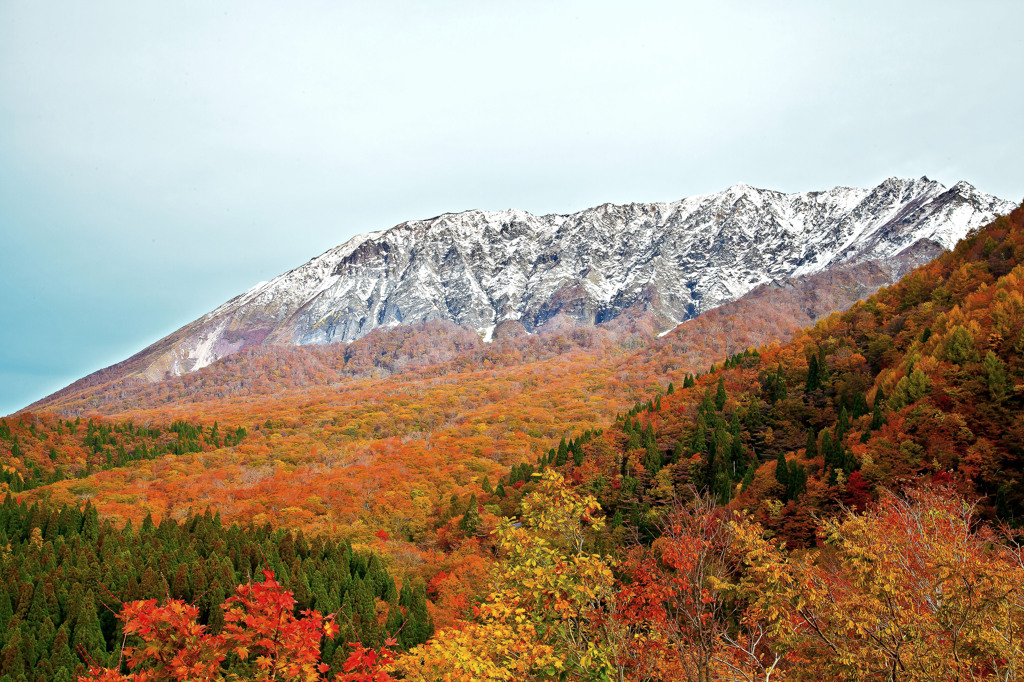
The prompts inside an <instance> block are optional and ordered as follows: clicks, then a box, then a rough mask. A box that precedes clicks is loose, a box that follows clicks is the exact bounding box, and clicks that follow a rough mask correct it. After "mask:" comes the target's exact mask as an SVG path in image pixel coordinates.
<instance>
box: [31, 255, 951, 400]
mask: <svg viewBox="0 0 1024 682" xmlns="http://www.w3.org/2000/svg"><path fill="white" fill-rule="evenodd" d="M942 252H943V249H942V247H941V246H939V245H938V244H937V243H935V242H932V241H930V240H920V241H918V242H917V243H916V244H915V245H914V246H913V247H910V248H908V249H905V250H904V251H902V252H901V253H899V254H897V255H895V256H893V257H891V258H888V259H885V260H870V261H863V262H860V263H847V264H841V265H837V266H834V267H831V268H829V269H827V270H825V271H823V272H820V273H815V274H813V275H804V276H800V277H789V278H783V279H779V280H773V281H772V282H770V283H768V284H762V285H759V286H758V287H757V288H755V289H754V290H752V291H750V292H749V293H747V294H746V295H744V296H743V297H742V298H740V299H739V300H737V301H733V302H730V303H726V304H724V305H722V306H719V307H717V308H715V309H713V310H711V311H708V312H707V313H705V314H703V315H701V316H699V317H697V318H695V319H693V320H689V321H686V322H683V323H681V324H680V325H678V326H677V327H675V328H674V329H672V330H669V331H667V332H664V333H662V334H660V337H661V338H659V339H658V341H657V342H656V343H654V345H653V346H651V347H650V350H649V352H647V355H648V356H649V358H650V359H651V360H652V361H653V360H657V361H658V362H662V363H663V364H664V366H666V367H668V366H671V367H673V368H677V369H679V370H681V371H687V372H694V371H698V370H701V369H704V368H705V367H707V366H709V365H710V364H712V363H713V362H716V361H718V360H720V359H721V358H723V357H725V356H727V355H731V354H733V353H735V352H738V351H742V350H743V349H745V348H749V347H751V346H760V345H763V344H766V343H769V342H771V341H787V340H789V338H790V337H791V336H792V335H793V334H794V333H795V332H797V331H799V330H800V329H802V328H803V327H805V326H807V325H810V324H812V323H814V322H815V321H816V320H817V319H819V318H820V317H822V316H824V315H827V314H829V313H832V312H836V311H842V310H846V308H848V307H849V306H850V305H852V304H853V303H854V302H856V301H857V300H858V299H861V298H864V297H866V296H868V295H870V294H872V293H874V292H875V291H877V290H878V288H879V287H882V286H884V285H887V284H892V283H893V282H894V281H896V279H898V277H899V276H900V275H902V274H903V273H904V272H905V271H907V270H909V269H912V268H913V267H914V266H916V265H919V264H921V263H922V262H927V261H928V260H930V259H931V258H933V257H935V256H937V255H939V254H940V253H942ZM513 327H517V328H518V333H516V331H515V329H512V328H513ZM657 328H658V320H657V318H656V316H655V315H654V314H652V313H651V312H649V311H647V312H643V311H631V312H630V314H627V315H622V316H620V317H618V318H615V319H614V320H610V321H608V322H604V323H601V324H598V325H589V324H586V323H581V322H579V321H576V320H573V319H572V318H570V317H569V316H567V315H564V314H558V315H556V316H555V317H553V318H551V319H550V320H548V321H547V322H546V323H545V325H544V326H543V327H541V328H540V330H539V331H540V333H536V334H532V335H526V334H525V330H524V329H523V327H522V325H521V324H520V323H519V322H517V321H511V320H510V321H506V322H505V323H504V324H503V325H502V326H501V327H499V329H497V330H496V331H495V334H494V337H493V342H492V343H484V342H483V341H482V340H481V339H480V337H479V336H478V335H477V334H476V333H475V332H473V331H472V330H470V329H467V328H465V327H460V326H459V325H456V324H455V323H454V322H451V321H447V320H430V321H426V322H417V323H411V324H406V325H400V326H398V327H392V328H381V329H375V330H374V331H372V332H371V333H369V334H367V335H366V336H364V337H362V338H360V339H357V340H356V341H354V342H352V343H348V344H338V343H334V344H311V345H306V346H292V345H284V344H270V345H261V346H255V347H252V348H247V349H245V350H243V351H240V352H238V353H234V354H232V355H229V356H227V357H225V358H221V359H220V360H217V361H216V362H214V363H212V364H210V365H208V366H206V367H203V368H202V369H199V370H197V371H195V372H190V373H188V374H183V375H181V376H177V377H169V378H167V379H165V380H163V381H157V382H148V381H141V380H139V379H138V378H137V377H132V376H128V377H124V378H115V379H113V380H112V381H94V383H92V384H90V385H84V386H79V387H77V390H68V389H65V390H64V391H62V392H60V393H57V394H54V395H53V396H50V397H49V398H48V399H46V400H45V401H42V402H40V403H37V404H36V405H33V406H32V407H31V409H33V410H47V411H53V412H55V413H57V414H59V415H61V416H64V417H69V416H80V415H84V414H108V415H109V414H120V413H125V412H131V411H137V410H145V409H155V408H161V407H163V406H165V405H176V404H185V403H202V402H206V401H211V400H221V399H231V398H241V397H249V396H259V395H264V396H269V395H279V394H281V393H282V392H284V391H303V390H309V389H312V388H316V387H329V386H333V385H337V384H338V383H339V382H343V381H346V380H350V379H362V378H370V377H376V378H385V377H388V376H392V375H395V374H402V373H407V372H415V373H416V374H417V376H420V377H427V376H443V375H447V374H453V373H458V372H462V371H465V370H466V369H467V368H475V367H490V368H498V367H509V366H514V365H521V364H525V363H527V362H536V361H540V360H544V359H548V358H552V357H555V356H557V355H560V354H563V353H566V352H568V351H569V350H573V349H579V348H583V349H588V350H590V351H591V352H600V353H602V354H603V353H605V352H608V351H613V350H615V349H616V348H618V349H620V350H621V349H623V348H630V349H634V348H637V347H641V348H647V347H648V346H650V344H651V343H652V342H653V341H654V332H655V331H656V330H657ZM639 352H640V351H636V353H639ZM636 353H634V354H636ZM616 361H618V360H616ZM115 376H116V375H115ZM73 388H74V387H73Z"/></svg>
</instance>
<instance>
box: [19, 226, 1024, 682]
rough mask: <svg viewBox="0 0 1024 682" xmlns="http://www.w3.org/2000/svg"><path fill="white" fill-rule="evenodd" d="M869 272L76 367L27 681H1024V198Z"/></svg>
mask: <svg viewBox="0 0 1024 682" xmlns="http://www.w3.org/2000/svg"><path fill="white" fill-rule="evenodd" d="M858 282H861V284H859V285H858ZM879 283H880V282H879ZM863 286H864V284H863V281H862V278H861V277H860V275H859V274H857V273H853V272H850V273H846V274H844V273H842V272H838V271H837V273H833V274H832V275H830V276H829V278H822V279H819V280H816V283H815V287H817V288H815V289H807V290H804V289H798V288H796V289H787V290H765V291H763V292H760V293H759V294H758V297H757V298H756V299H753V302H752V300H751V299H749V298H747V299H741V300H740V301H737V302H735V303H731V304H727V305H724V306H721V307H720V308H718V309H715V310H713V311H711V312H709V313H706V314H704V315H701V316H699V317H697V318H695V319H693V320H690V321H688V322H685V323H683V324H681V325H679V326H678V327H676V328H675V329H673V330H672V331H671V332H669V333H667V334H665V335H663V336H658V335H657V334H656V333H655V331H656V327H655V321H654V320H653V319H651V318H650V317H649V316H647V315H646V314H645V313H644V311H637V313H636V314H635V315H632V316H623V317H620V318H617V319H616V320H614V321H612V322H609V323H606V324H602V325H597V326H583V325H579V324H575V323H573V322H571V321H570V320H568V319H556V320H555V322H554V323H553V324H552V325H551V326H550V328H549V329H548V330H547V331H546V333H544V334H536V335H533V336H527V337H521V338H509V339H501V340H495V341H494V342H492V343H483V342H482V341H481V340H480V338H479V337H478V336H477V334H476V333H475V332H473V331H471V330H466V329H464V328H461V327H457V326H455V325H454V324H452V323H448V322H440V321H431V322H422V323H417V324H412V325H407V326H399V327H395V328H394V329H391V330H377V331H374V332H373V333H371V334H369V335H368V336H366V337H364V338H362V339H359V340H358V341H354V342H352V343H350V344H326V345H322V346H310V347H292V346H262V347H259V348H257V349H249V350H244V351H241V352H239V353H236V354H235V355H231V356H229V357H226V358H224V359H222V360H219V361H218V362H216V363H214V364H212V365H210V366H209V367H205V368H203V369H201V370H199V371H196V372H193V373H191V374H187V375H183V376H180V377H172V378H168V379H166V380H164V381H160V382H154V383H150V382H143V381H138V380H134V379H131V378H129V379H125V378H117V377H113V378H109V379H106V378H105V377H104V376H102V374H101V375H99V376H97V377H96V378H95V380H93V381H92V382H91V383H90V384H89V385H85V386H82V387H79V389H77V390H76V391H73V392H67V393H63V394H56V395H55V396H54V397H53V399H52V401H51V402H50V403H48V404H47V405H46V406H45V408H44V409H39V410H36V409H33V410H31V411H22V412H19V413H17V414H14V415H12V416H9V417H7V418H5V419H3V420H0V458H2V462H0V464H2V467H0V494H2V495H3V502H2V505H0V573H2V575H3V581H2V583H0V633H3V636H2V638H0V639H2V642H3V644H2V647H0V682H36V681H43V680H61V681H71V680H83V681H84V680H103V681H107V682H114V681H121V680H137V681H155V680H176V681H182V682H183V681H185V680H208V679H209V680H214V679H216V680H243V679H244V680H272V679H273V680H308V681H314V680H332V681H334V680H337V681H339V682H370V681H373V682H387V681H389V680H420V681H423V682H433V681H435V680H445V681H447V680H452V681H456V680H457V681H470V680H488V681H489V680H502V681H509V682H512V681H519V680H595V681H596V680H616V681H618V680H622V681H624V680H635V681H660V680H686V681H693V682H710V681H712V680H730V681H731V680H745V681H748V682H754V681H760V682H769V681H770V682H775V681H786V680H793V681H799V680H914V681H921V682H925V681H935V680H1017V679H1022V678H1024V534H1022V530H1021V529H1022V527H1024V207H1022V208H1018V209H1016V210H1015V211H1013V212H1012V213H1011V214H1010V215H1007V216H1003V217H1000V218H998V219H996V220H995V221H994V222H992V223H991V224H989V225H987V226H985V227H984V228H982V229H980V230H977V231H975V232H974V233H972V234H970V235H969V236H968V237H967V238H965V239H963V240H962V241H961V242H960V243H959V244H958V245H957V246H956V248H955V249H954V250H953V251H951V252H947V253H944V254H943V255H941V256H939V257H938V258H936V259H935V260H933V261H931V262H929V263H927V264H926V265H923V266H921V267H918V268H916V269H914V270H912V271H911V272H910V273H909V274H907V275H905V276H904V277H903V278H902V279H900V280H899V281H898V282H897V283H896V284H894V285H892V286H888V287H885V288H882V289H879V290H878V291H877V292H876V293H873V294H871V295H869V296H867V297H866V298H864V299H863V300H859V301H858V299H860V298H861V297H862V296H863V293H864V292H863V288H862V287H863ZM876 287H877V285H876ZM873 290H874V288H872V291H873ZM855 301H856V302H855Z"/></svg>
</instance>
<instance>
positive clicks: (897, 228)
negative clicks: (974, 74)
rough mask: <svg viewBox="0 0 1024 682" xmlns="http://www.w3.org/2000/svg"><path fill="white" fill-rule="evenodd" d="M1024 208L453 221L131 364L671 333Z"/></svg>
mask: <svg viewBox="0 0 1024 682" xmlns="http://www.w3.org/2000/svg"><path fill="white" fill-rule="evenodd" d="M1012 207H1013V204H1011V203H1009V202H1005V201H1002V200H1000V199H997V198H995V197H991V196H989V195H986V194H984V193H982V192H979V191H978V190H976V189H975V188H974V187H973V186H971V185H970V184H968V183H965V182H960V183H957V184H956V185H954V186H953V187H952V188H949V189H947V188H945V187H944V186H942V185H941V184H940V183H938V182H935V181H933V180H930V179H928V178H927V177H921V178H919V179H904V178H888V179H886V180H884V181H882V182H881V183H880V184H879V185H877V186H876V187H873V188H868V189H861V188H851V187H834V188H832V189H828V190H823V191H812V192H798V193H789V194H786V193H782V192H778V191H774V190H768V189H759V188H755V187H751V186H750V185H747V184H745V183H738V184H736V185H733V186H732V187H729V188H727V189H726V190H723V191H722V192H718V193H713V194H703V195H696V196H692V197H688V198H685V199H681V200H678V201H673V202H663V203H629V204H612V203H605V204H601V205H598V206H595V207H592V208H587V209H584V210H581V211H578V212H576V213H571V214H548V215H535V214H532V213H530V212H528V211H525V210H521V209H512V208H509V209H503V210H498V211H485V210H479V209H472V210H468V211H462V212H458V213H444V214H441V215H439V216H436V217H433V218H429V219H425V220H410V221H407V222H403V223H401V224H399V225H396V226H395V227H393V228H391V229H388V230H382V231H378V232H370V233H366V234H362V235H358V236H356V237H353V238H352V239H349V240H348V241H346V242H344V243H343V244H341V245H339V246H337V247H334V248H332V249H329V250H328V251H326V252H324V253H322V254H321V255H319V256H317V257H316V258H313V259H312V260H310V261H309V262H308V263H305V264H304V265H302V266H300V267H298V268H295V269H294V270H291V271H289V272H286V273H284V274H282V275H280V276H279V277H276V278H274V279H273V280H271V281H269V282H265V283H261V284H260V285H257V286H255V287H253V288H252V289H250V290H249V291H247V292H245V293H243V294H241V295H240V296H237V297H235V298H233V299H232V300H230V301H228V302H227V303H225V304H224V305H222V306H220V307H218V308H217V309H216V310H214V311H212V312H211V313H209V314H207V315H204V316H203V317H202V318H200V319H199V320H197V321H195V322H193V323H192V324H190V325H188V326H186V327H184V328H182V329H181V330H179V331H178V332H175V333H174V334H172V335H171V336H170V337H167V338H166V339H163V340H161V341H160V342H158V343H157V344H154V345H153V346H151V347H150V348H149V349H146V350H145V351H143V352H141V353H139V354H138V355H137V356H134V357H133V358H132V359H131V361H130V362H126V363H122V364H123V365H124V371H125V372H128V373H134V374H141V375H143V376H145V377H148V378H150V379H160V378H163V377H164V376H167V375H168V374H170V375H177V374H182V373H185V372H190V371H193V370H195V369H198V368H200V367H203V366H205V365H208V364H210V363H211V362H213V361H215V360H216V359H218V358H220V357H224V356H225V355H228V354H230V353H233V352H236V351H238V350H240V349H242V348H245V347H248V346H253V345H259V344H267V343H273V344H310V343H329V342H337V341H351V340H353V339H356V338H359V337H361V336H363V335H365V334H367V333H368V332H370V331H371V330H373V329H378V328H387V327H391V326H395V325H399V324H404V323H407V322H416V321H424V320H434V319H440V320H450V321H453V322H455V323H457V324H460V325H463V326H466V327H470V328H472V329H475V330H477V331H478V332H479V333H480V334H481V335H482V336H483V337H484V338H487V339H489V338H490V335H491V334H492V333H493V330H494V329H495V327H496V326H497V325H499V324H502V323H503V322H515V323H517V325H521V326H522V328H523V329H525V330H526V332H532V331H534V330H537V329H539V328H541V327H542V326H543V325H544V324H545V322H547V321H548V320H550V319H552V318H553V317H555V316H556V315H564V316H566V317H567V318H569V319H573V320H576V321H577V322H583V323H591V324H594V323H601V322H605V321H608V320H611V319H613V318H615V317H616V316H618V315H620V314H622V313H623V312H624V311H627V310H630V311H636V310H647V311H649V312H650V313H652V314H653V315H654V317H655V318H656V319H658V320H660V323H661V324H662V328H663V329H667V328H670V327H672V326H674V325H675V324H677V323H678V322H680V321H682V320H686V319H689V318H692V317H694V316H695V315H697V314H699V313H701V312H703V311H706V310H709V309H711V308H714V307H716V306H718V305H721V304H722V303H726V302H728V301H732V300H735V299H737V298H739V297H740V296H742V295H743V294H745V293H747V292H748V291H750V290H752V289H753V288H754V287H756V286H758V285H760V284H765V283H769V282H773V281H777V280H782V279H785V278H787V277H794V276H802V275H807V274H813V273H815V272H820V271H823V270H826V269H828V268H830V267H832V266H833V265H836V264H839V263H855V262H861V261H866V260H875V259H886V258H892V257H894V256H895V255H896V254H899V253H901V252H904V251H905V250H907V249H908V248H910V247H912V246H913V245H914V244H916V243H919V242H922V240H925V241H926V242H927V243H930V244H933V245H934V244H938V245H940V246H942V247H944V248H951V247H952V246H953V245H954V244H955V243H956V241H957V240H958V239H960V238H961V237H963V236H964V235H965V234H966V233H967V232H968V231H969V230H970V229H973V228H975V227H978V226H980V225H982V224H984V223H986V222H988V221H989V220H991V219H992V218H993V217H994V216H995V215H996V214H997V213H1004V212H1008V211H1009V210H1010V209H1011V208H1012Z"/></svg>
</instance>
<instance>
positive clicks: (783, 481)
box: [775, 452, 789, 501]
mask: <svg viewBox="0 0 1024 682" xmlns="http://www.w3.org/2000/svg"><path fill="white" fill-rule="evenodd" d="M775 480H776V481H778V482H779V484H780V485H782V496H783V500H784V501H785V499H786V495H787V494H788V493H789V466H788V465H787V464H786V455H785V453H783V452H780V453H779V457H778V459H776V460H775Z"/></svg>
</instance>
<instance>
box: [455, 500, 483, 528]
mask: <svg viewBox="0 0 1024 682" xmlns="http://www.w3.org/2000/svg"><path fill="white" fill-rule="evenodd" d="M479 525H480V511H479V509H478V504H477V501H476V494H475V493H474V494H473V495H471V496H470V498H469V506H467V507H466V513H465V514H463V515H462V520H461V521H459V530H461V531H462V532H463V533H464V534H465V535H466V537H469V536H471V535H473V534H474V533H476V529H477V526H479Z"/></svg>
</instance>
